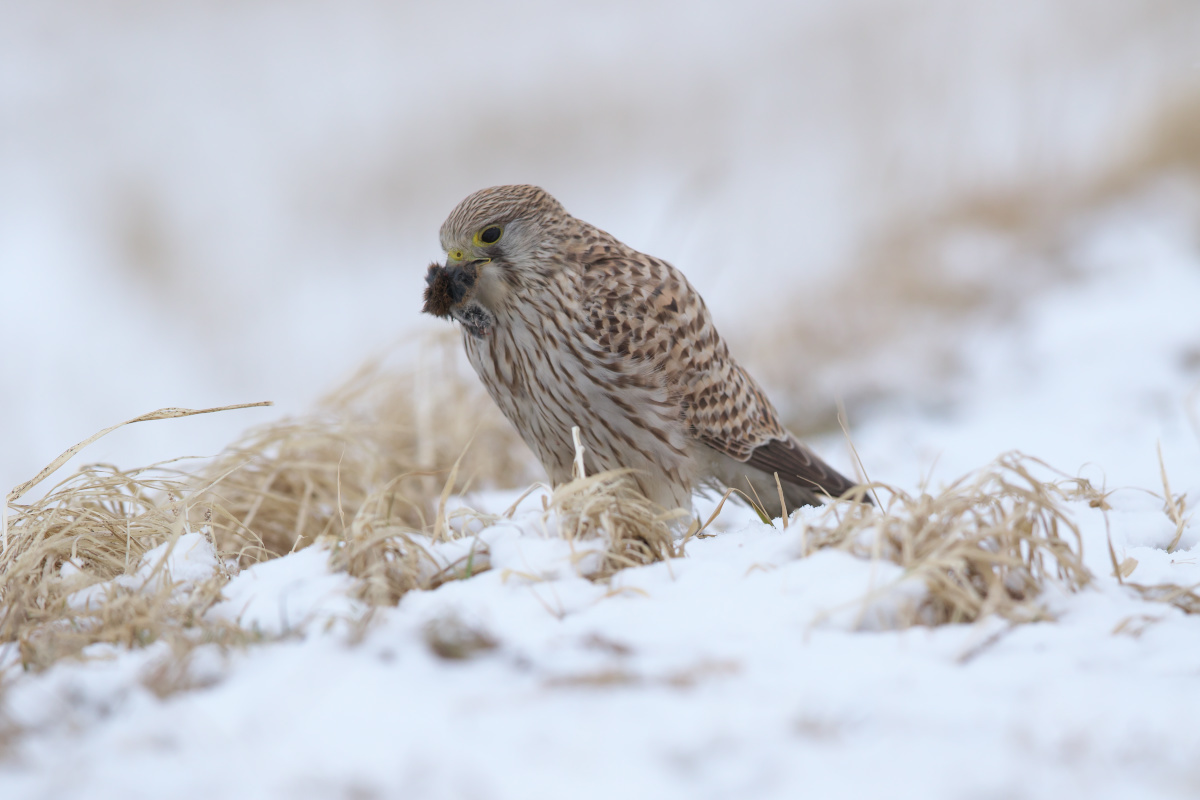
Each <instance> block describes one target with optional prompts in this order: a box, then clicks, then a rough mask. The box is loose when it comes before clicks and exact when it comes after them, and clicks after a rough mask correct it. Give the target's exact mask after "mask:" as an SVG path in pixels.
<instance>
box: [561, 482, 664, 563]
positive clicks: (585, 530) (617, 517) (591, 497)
mask: <svg viewBox="0 0 1200 800" xmlns="http://www.w3.org/2000/svg"><path fill="white" fill-rule="evenodd" d="M550 513H553V514H554V515H555V517H556V519H557V522H558V533H559V535H560V536H562V537H563V538H564V539H566V540H567V541H569V542H586V541H589V540H596V539H598V540H600V541H602V542H603V544H604V546H603V548H602V549H601V550H600V551H598V555H599V560H598V561H592V560H590V559H588V561H587V566H586V567H585V568H584V572H585V574H586V575H587V577H589V578H592V579H598V578H605V577H608V576H610V575H612V574H613V573H615V572H619V571H620V570H623V569H625V568H626V567H635V566H642V565H645V564H652V563H654V562H655V561H664V560H666V559H668V558H674V557H678V556H682V555H683V549H682V547H681V546H678V545H676V543H675V537H674V533H673V530H672V522H674V521H676V520H678V519H680V518H681V516H682V515H683V513H684V512H682V511H680V510H676V511H666V510H664V509H661V508H659V507H658V506H656V505H655V504H654V503H651V502H650V501H649V500H647V499H646V496H645V495H644V494H642V493H641V491H639V490H638V488H637V484H636V483H635V482H634V481H633V479H632V475H631V471H630V470H611V471H608V472H600V473H597V474H595V475H589V476H587V477H583V478H576V479H575V480H572V481H569V482H567V483H564V484H562V485H560V486H558V487H557V488H555V489H554V492H553V494H552V495H551V497H550V503H549V507H548V509H547V515H549V514H550ZM590 552H592V551H589V553H590ZM588 555H589V554H588V553H584V554H581V556H582V559H587V558H588ZM582 559H581V560H582Z"/></svg>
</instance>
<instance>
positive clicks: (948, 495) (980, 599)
mask: <svg viewBox="0 0 1200 800" xmlns="http://www.w3.org/2000/svg"><path fill="white" fill-rule="evenodd" d="M1034 466H1039V467H1042V468H1045V467H1046V465H1045V464H1044V463H1042V462H1040V461H1038V460H1037V459H1034V458H1030V457H1028V456H1025V455H1022V454H1019V453H1009V454H1007V455H1005V456H1002V457H1001V458H1000V459H998V460H997V461H996V462H995V463H994V464H993V465H992V466H991V467H989V468H986V469H984V470H981V471H980V472H978V473H976V474H974V475H969V476H967V477H965V478H962V479H960V480H959V481H956V482H955V483H954V484H952V485H951V486H949V487H948V488H946V489H945V490H943V491H942V492H941V493H940V494H938V495H936V496H933V495H929V494H924V493H922V494H920V495H917V496H913V495H910V494H908V493H906V492H904V491H902V490H900V489H897V488H896V487H892V486H886V485H882V484H876V485H875V488H876V489H877V490H882V491H883V493H884V494H885V495H889V494H890V500H889V501H887V502H886V503H885V505H884V507H883V508H882V509H881V508H876V507H872V506H867V505H863V504H859V503H839V504H837V505H836V506H832V507H830V509H829V512H828V513H827V515H826V518H825V521H824V522H822V523H818V524H816V525H813V526H811V527H809V528H808V529H807V530H806V554H807V552H809V551H810V550H811V549H819V548H825V547H836V548H840V549H843V550H847V551H849V552H852V553H854V554H855V555H858V556H861V557H864V558H883V559H887V560H888V561H891V562H893V563H895V564H897V565H899V566H901V567H903V568H904V576H903V578H902V579H901V580H909V579H913V578H916V579H919V580H920V581H921V582H922V583H923V584H924V585H925V587H926V589H927V593H926V594H925V595H924V596H923V597H922V598H921V599H920V600H919V602H918V605H917V607H915V608H913V609H911V611H912V613H911V618H910V619H908V620H904V621H903V622H906V623H907V624H921V625H942V624H948V623H958V622H972V621H974V620H977V619H979V618H980V617H982V616H985V615H988V614H996V615H999V616H1001V617H1004V618H1005V619H1008V620H1011V621H1013V622H1031V621H1035V620H1044V619H1049V618H1050V615H1049V612H1048V611H1047V610H1046V609H1045V607H1044V606H1043V605H1041V604H1040V603H1039V602H1038V596H1039V595H1040V594H1041V592H1042V590H1043V588H1044V586H1045V584H1046V583H1047V582H1048V581H1051V580H1053V581H1057V582H1058V583H1059V584H1060V585H1061V586H1063V587H1064V588H1065V589H1067V590H1068V591H1075V590H1077V589H1079V588H1081V587H1083V586H1086V585H1087V584H1088V582H1089V581H1090V580H1091V579H1092V575H1091V573H1090V571H1089V570H1088V569H1087V567H1086V566H1085V565H1084V563H1083V559H1082V543H1081V541H1080V536H1079V529H1078V528H1077V527H1076V525H1075V523H1074V522H1072V521H1071V518H1070V516H1069V515H1068V513H1067V511H1066V509H1065V508H1064V506H1063V503H1064V502H1066V501H1070V500H1077V499H1088V500H1092V499H1094V498H1096V497H1099V496H1100V493H1099V492H1098V491H1097V490H1095V489H1094V488H1092V486H1091V485H1090V484H1089V483H1088V482H1087V481H1086V480H1082V479H1079V478H1064V479H1062V480H1057V481H1043V480H1040V479H1039V478H1038V477H1037V476H1036V475H1034V474H1033V469H1032V468H1033V467H1034Z"/></svg>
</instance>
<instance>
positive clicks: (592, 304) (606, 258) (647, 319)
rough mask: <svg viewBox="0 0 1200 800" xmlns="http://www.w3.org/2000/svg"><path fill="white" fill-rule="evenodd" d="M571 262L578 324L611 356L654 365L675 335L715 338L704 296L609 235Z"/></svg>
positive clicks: (667, 352) (670, 270) (663, 266)
mask: <svg viewBox="0 0 1200 800" xmlns="http://www.w3.org/2000/svg"><path fill="white" fill-rule="evenodd" d="M576 261H577V263H578V264H579V266H580V267H581V269H580V273H579V280H580V285H579V293H580V294H579V296H580V310H581V320H580V322H581V323H582V325H583V327H584V328H585V331H586V332H587V333H588V334H590V335H591V336H592V338H594V339H595V340H596V341H597V343H598V344H599V345H600V346H601V347H602V348H603V349H605V350H607V351H608V352H610V353H611V354H612V355H614V356H621V357H626V358H631V359H634V360H636V361H651V362H655V363H656V364H657V363H658V362H661V361H663V360H664V359H666V358H667V357H669V356H670V354H671V352H672V350H674V349H675V347H674V345H675V344H677V343H679V342H680V340H681V338H682V339H685V340H695V341H698V340H700V339H703V338H706V337H708V338H712V337H715V332H714V331H712V321H711V319H710V318H709V314H708V309H707V308H706V307H705V305H704V300H703V299H702V298H701V297H700V294H699V293H698V292H696V290H695V289H693V288H692V286H691V285H690V284H689V283H688V281H687V278H685V277H684V276H683V273H681V272H680V271H679V270H677V269H676V268H675V267H673V266H671V264H669V263H668V262H666V261H664V260H662V259H660V258H656V257H654V256H650V255H647V254H645V253H641V252H638V251H637V250H634V249H632V248H630V247H628V246H626V245H623V244H621V243H620V242H617V241H616V240H615V239H609V240H608V241H605V240H603V239H601V240H599V241H596V242H594V243H592V244H589V245H588V246H586V247H584V248H581V250H580V251H579V253H578V254H577V257H576Z"/></svg>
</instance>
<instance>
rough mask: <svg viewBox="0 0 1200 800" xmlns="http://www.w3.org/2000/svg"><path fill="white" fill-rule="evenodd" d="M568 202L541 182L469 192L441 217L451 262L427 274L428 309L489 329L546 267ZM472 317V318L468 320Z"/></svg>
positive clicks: (482, 331)
mask: <svg viewBox="0 0 1200 800" xmlns="http://www.w3.org/2000/svg"><path fill="white" fill-rule="evenodd" d="M566 219H569V217H568V215H567V213H566V211H565V210H563V207H562V206H561V205H560V204H559V202H558V201H557V200H555V199H554V198H553V197H551V196H550V195H549V194H548V193H547V192H546V191H545V190H543V189H539V188H538V187H536V186H493V187H492V188H490V189H482V190H480V191H478V192H475V193H474V194H472V195H470V196H469V197H467V198H466V199H465V200H463V201H462V202H461V203H459V204H458V206H457V207H456V208H455V209H454V210H453V211H451V212H450V216H449V217H447V218H446V221H445V222H444V223H442V229H441V242H442V249H443V250H445V251H446V264H445V266H442V265H440V264H433V265H431V266H430V268H429V274H428V276H427V277H426V283H427V287H426V289H425V307H424V311H425V312H427V313H430V314H434V315H435V316H440V317H450V316H453V317H454V318H456V319H458V320H459V321H460V322H462V323H463V325H464V326H465V327H466V328H467V330H468V331H469V332H470V333H472V334H474V335H476V336H485V335H487V332H488V329H490V326H491V324H493V323H494V321H495V320H494V315H495V312H496V311H497V310H498V308H499V307H500V306H501V305H502V304H503V303H504V301H505V298H506V297H507V296H508V295H509V294H510V293H511V292H512V291H514V290H515V289H516V288H517V287H519V286H521V285H522V284H523V283H524V282H527V280H528V279H530V278H531V277H533V276H534V275H536V274H538V273H542V272H544V270H545V265H546V263H547V261H548V256H549V255H550V254H551V250H552V249H553V247H554V242H555V241H557V239H558V237H557V236H556V235H555V234H556V233H557V231H558V228H559V227H560V226H561V225H562V224H563V222H564V220H566ZM468 319H469V320H470V322H468Z"/></svg>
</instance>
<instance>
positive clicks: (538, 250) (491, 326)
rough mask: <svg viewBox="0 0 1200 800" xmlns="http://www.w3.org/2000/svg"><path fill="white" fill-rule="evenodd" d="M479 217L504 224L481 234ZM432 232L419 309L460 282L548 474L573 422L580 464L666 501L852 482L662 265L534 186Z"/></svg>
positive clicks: (469, 203) (498, 388)
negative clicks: (711, 491) (797, 428)
mask: <svg viewBox="0 0 1200 800" xmlns="http://www.w3.org/2000/svg"><path fill="white" fill-rule="evenodd" d="M492 226H499V228H500V229H501V231H502V234H501V236H500V238H499V239H498V240H497V241H495V242H494V243H493V244H485V243H484V242H485V241H486V238H481V235H482V232H483V231H485V230H488V229H489V228H491V227H492ZM494 233H495V232H494V231H492V232H491V233H490V234H489V236H490V235H494ZM441 243H442V247H443V249H444V250H446V252H447V254H448V255H449V259H448V260H447V263H446V266H445V267H440V266H437V265H435V266H434V267H431V268H430V277H429V279H430V286H431V287H436V288H435V289H434V295H435V299H436V300H437V302H436V303H434V305H435V306H436V308H434V309H430V308H428V301H429V298H430V297H431V295H430V292H429V291H427V293H426V299H427V309H426V310H432V311H442V310H443V307H442V306H443V304H445V301H446V298H447V297H448V296H449V294H448V293H449V292H450V290H451V287H452V286H453V287H462V291H461V292H458V291H455V293H454V294H455V302H454V304H453V305H452V307H449V313H450V315H451V316H453V317H454V318H456V319H458V320H459V322H461V323H463V327H464V331H465V332H466V335H465V336H464V337H463V342H464V344H465V346H466V351H467V357H468V359H469V360H470V362H471V365H472V366H473V367H474V368H475V371H476V372H477V373H478V374H479V377H480V378H481V379H482V380H483V383H484V385H485V386H486V387H487V390H488V393H489V394H490V395H491V397H492V399H493V400H495V401H496V403H497V405H499V406H500V409H501V410H502V411H503V412H504V414H505V416H506V417H508V419H509V420H510V421H511V422H512V423H513V424H514V425H515V426H516V428H517V430H518V431H519V432H520V433H521V436H522V438H524V440H525V442H526V443H527V444H528V445H529V446H530V448H531V449H532V450H533V452H534V453H535V454H536V455H537V457H538V458H539V460H541V462H542V464H543V465H544V466H545V468H546V471H547V472H548V473H549V475H550V479H551V481H553V482H554V483H556V484H557V483H560V482H563V481H567V480H569V479H570V478H571V465H572V461H573V458H574V454H575V449H574V446H573V444H572V441H571V428H572V426H575V425H578V426H579V427H580V428H581V431H582V437H583V444H584V446H585V447H586V449H587V455H586V466H587V469H588V472H589V473H591V472H595V471H599V470H603V469H615V468H619V467H629V468H633V469H634V470H636V472H635V476H636V477H637V480H638V482H639V485H640V486H641V488H642V490H643V491H644V492H645V493H646V495H647V496H648V497H649V498H650V499H651V500H654V501H655V502H657V503H659V504H660V505H662V506H664V507H668V508H670V507H683V508H690V507H691V495H692V491H693V490H694V489H697V488H701V487H709V486H712V487H719V486H722V485H726V486H733V487H735V488H738V489H740V490H742V491H745V492H747V493H750V494H752V495H753V494H754V493H757V495H758V497H759V498H760V500H761V501H762V503H763V504H764V505H765V506H766V508H767V510H768V511H771V512H773V513H775V514H778V513H779V494H778V490H777V488H776V485H775V479H774V477H773V473H775V472H778V473H779V478H780V480H781V482H782V483H783V487H784V490H785V498H786V501H787V504H788V507H789V508H791V507H794V506H796V505H801V504H816V503H817V502H818V501H819V498H820V497H822V496H824V495H826V494H829V495H832V496H834V497H836V496H839V495H841V494H843V493H844V492H845V491H847V490H848V489H850V488H851V486H852V485H853V484H852V483H851V482H850V481H848V480H847V479H846V478H844V477H843V476H842V475H840V474H838V473H837V472H836V471H835V470H834V469H833V468H831V467H829V466H828V465H827V464H825V463H824V462H823V461H821V460H820V459H819V458H817V457H816V456H815V455H814V454H813V453H812V452H811V451H809V450H808V449H807V448H806V447H805V446H804V445H802V444H800V443H799V442H798V441H797V440H796V439H795V438H794V437H793V436H792V435H791V434H790V433H788V431H787V430H785V429H784V427H783V426H782V425H781V424H780V422H779V418H778V414H777V413H776V411H775V408H774V406H772V405H771V402H770V401H769V400H768V399H767V397H766V395H764V394H763V391H762V389H761V388H759V386H758V384H757V383H755V382H754V379H753V378H751V377H750V376H749V375H748V374H747V373H746V371H745V370H743V369H742V368H741V366H739V365H738V363H737V362H736V361H734V359H733V357H732V356H731V355H730V354H729V349H728V348H727V347H726V345H725V342H724V341H723V340H722V339H721V336H720V334H718V333H717V330H716V328H715V327H714V326H713V323H712V318H711V317H710V316H709V313H708V309H707V308H706V307H705V305H704V301H703V299H701V297H700V295H699V294H698V293H697V292H696V290H695V289H693V288H692V287H691V285H690V284H689V283H688V282H687V279H686V278H684V276H683V274H682V273H681V272H679V271H678V270H677V269H675V268H674V267H672V266H671V265H670V264H668V263H667V262H665V261H662V260H661V259H657V258H654V257H653V256H648V255H646V254H644V253H639V252H637V251H636V250H633V249H632V248H630V247H627V246H625V245H624V244H622V243H621V242H619V241H618V240H617V239H615V238H614V237H613V236H611V235H610V234H608V233H605V232H604V231H602V230H600V229H598V228H596V227H594V226H592V225H589V224H588V223H586V222H583V221H582V220H578V219H576V218H574V217H572V216H571V215H570V214H568V213H567V212H566V211H565V210H564V209H563V207H562V206H561V205H560V204H559V203H558V201H556V200H555V199H554V198H552V197H551V196H550V195H549V194H547V193H546V192H545V191H543V190H542V189H539V188H537V187H535V186H497V187H493V188H490V189H484V190H482V191H479V192H476V193H475V194H472V195H471V196H470V197H468V198H466V199H465V200H463V201H462V203H460V204H459V205H458V207H457V208H455V209H454V211H452V212H451V214H450V216H449V218H448V219H447V220H446V222H445V223H444V224H443V225H442V229H441ZM464 275H467V276H469V278H470V279H469V280H465V281H464V280H463V276H464ZM468 284H469V285H468ZM460 295H461V296H460ZM748 481H749V485H748V483H747V482H748ZM751 486H753V489H754V492H751V491H750V488H751Z"/></svg>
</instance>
